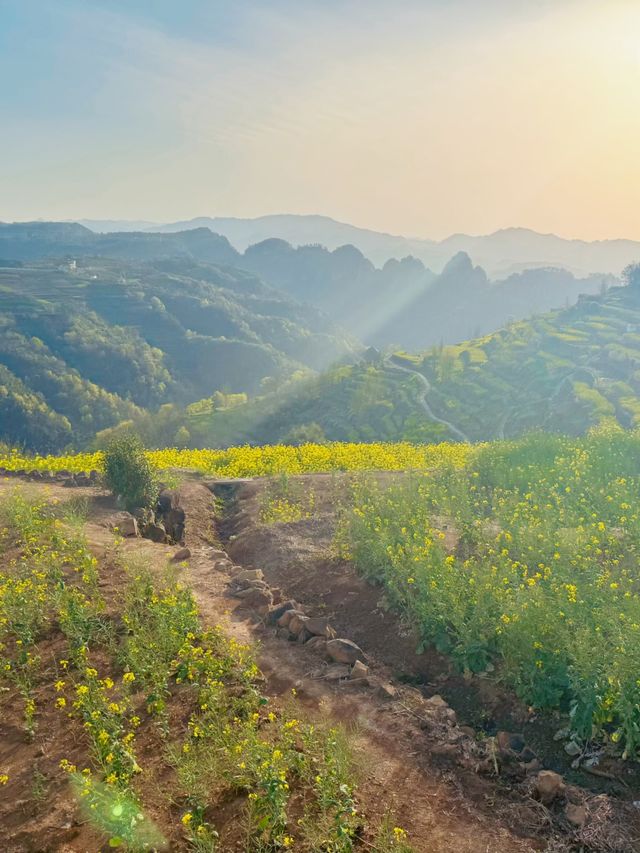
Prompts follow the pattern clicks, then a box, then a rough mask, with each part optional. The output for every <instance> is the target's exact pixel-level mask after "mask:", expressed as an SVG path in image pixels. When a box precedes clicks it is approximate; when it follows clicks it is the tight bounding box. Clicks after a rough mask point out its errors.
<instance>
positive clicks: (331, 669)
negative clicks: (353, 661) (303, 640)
mask: <svg viewBox="0 0 640 853" xmlns="http://www.w3.org/2000/svg"><path fill="white" fill-rule="evenodd" d="M350 673H351V669H350V668H349V666H347V664H343V663H334V664H331V666H328V667H327V668H326V669H325V671H324V672H323V674H322V677H323V678H326V679H327V681H340V679H341V678H349V675H350Z"/></svg>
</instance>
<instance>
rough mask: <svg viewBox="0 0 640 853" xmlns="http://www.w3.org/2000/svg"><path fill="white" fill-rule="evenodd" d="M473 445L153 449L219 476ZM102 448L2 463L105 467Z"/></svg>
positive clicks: (425, 456) (445, 454) (423, 464)
mask: <svg viewBox="0 0 640 853" xmlns="http://www.w3.org/2000/svg"><path fill="white" fill-rule="evenodd" d="M469 452H470V449H469V447H468V446H467V445H464V444H454V443H447V442H443V443H442V444H410V443H409V442H398V443H385V442H377V443H373V444H356V443H349V442H330V443H328V444H303V445H301V446H299V447H294V446H291V445H284V444H276V445H265V446H263V447H249V446H244V447H230V448H228V449H226V450H212V449H204V450H178V449H176V448H166V449H164V450H149V451H147V457H148V459H149V462H150V463H151V465H152V467H153V468H155V469H156V470H167V469H172V468H174V469H182V470H192V471H198V472H200V473H202V474H209V475H214V476H218V477H263V476H269V475H272V474H280V473H285V474H312V473H316V472H324V471H327V472H328V471H367V470H379V471H407V470H419V471H420V470H426V469H430V468H433V467H434V466H438V465H441V464H444V463H450V464H453V465H463V464H465V462H466V460H467V459H468V456H469ZM102 467H103V456H102V453H100V452H98V453H76V454H71V455H68V456H23V455H22V454H20V453H18V452H8V453H5V454H4V455H3V454H2V453H0V468H4V469H5V470H7V471H51V472H57V471H69V472H71V473H80V472H88V471H101V470H102Z"/></svg>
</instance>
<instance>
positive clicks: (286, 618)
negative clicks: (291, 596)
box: [277, 609, 304, 628]
mask: <svg viewBox="0 0 640 853" xmlns="http://www.w3.org/2000/svg"><path fill="white" fill-rule="evenodd" d="M294 616H304V613H302V612H301V611H300V610H293V609H291V610H285V612H284V613H283V614H282V615H281V616H280V617H278V619H277V624H278V625H279V626H280V627H281V628H288V627H289V622H291V620H292V619H293V617H294Z"/></svg>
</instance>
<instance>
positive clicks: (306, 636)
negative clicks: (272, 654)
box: [289, 623, 313, 644]
mask: <svg viewBox="0 0 640 853" xmlns="http://www.w3.org/2000/svg"><path fill="white" fill-rule="evenodd" d="M289 624H291V623H289ZM292 636H293V635H292ZM312 636H313V634H310V633H309V632H308V631H307V628H306V626H305V625H303V626H302V629H301V630H300V631H298V633H297V635H296V641H297V642H298V643H301V644H302V643H306V642H307V640H310V639H311V637H312Z"/></svg>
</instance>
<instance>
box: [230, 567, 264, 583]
mask: <svg viewBox="0 0 640 853" xmlns="http://www.w3.org/2000/svg"><path fill="white" fill-rule="evenodd" d="M263 579H264V574H263V573H262V570H261V569H242V570H241V571H239V572H238V573H237V574H234V576H233V582H234V583H237V584H244V583H248V582H249V581H261V580H263Z"/></svg>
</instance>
